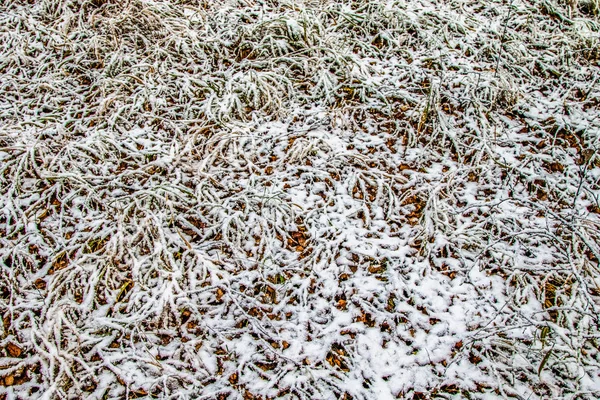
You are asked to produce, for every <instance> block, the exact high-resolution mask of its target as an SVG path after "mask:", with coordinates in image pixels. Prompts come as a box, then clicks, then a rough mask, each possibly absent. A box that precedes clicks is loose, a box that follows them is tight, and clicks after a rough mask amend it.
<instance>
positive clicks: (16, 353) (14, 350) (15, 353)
mask: <svg viewBox="0 0 600 400" xmlns="http://www.w3.org/2000/svg"><path fill="white" fill-rule="evenodd" d="M6 350H8V354H10V356H11V357H15V358H17V357H20V356H21V353H22V352H23V350H22V349H21V348H20V347H19V346H17V345H16V344H13V343H9V344H8V345H7V346H6Z"/></svg>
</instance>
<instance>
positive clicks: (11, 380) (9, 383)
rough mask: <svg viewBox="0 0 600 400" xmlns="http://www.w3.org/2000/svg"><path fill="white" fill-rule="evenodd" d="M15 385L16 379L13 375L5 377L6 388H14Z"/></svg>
mask: <svg viewBox="0 0 600 400" xmlns="http://www.w3.org/2000/svg"><path fill="white" fill-rule="evenodd" d="M14 384H15V377H14V376H13V375H8V376H6V377H4V385H5V386H12V385H14Z"/></svg>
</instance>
